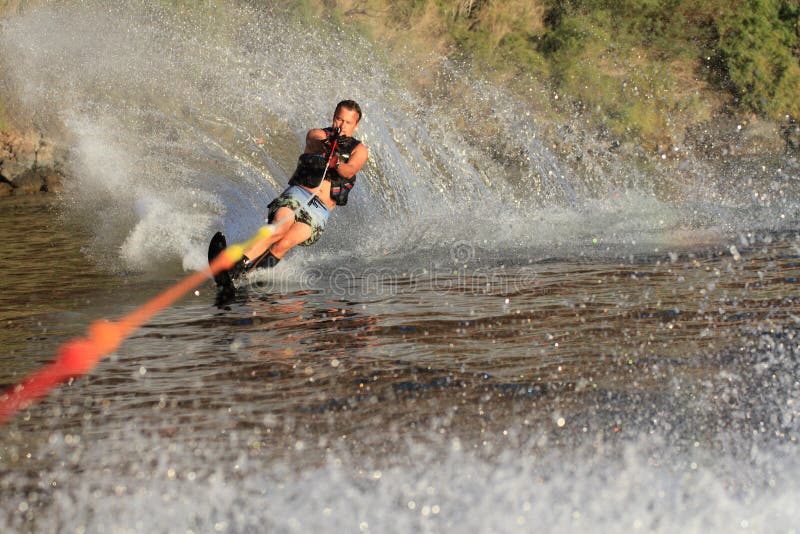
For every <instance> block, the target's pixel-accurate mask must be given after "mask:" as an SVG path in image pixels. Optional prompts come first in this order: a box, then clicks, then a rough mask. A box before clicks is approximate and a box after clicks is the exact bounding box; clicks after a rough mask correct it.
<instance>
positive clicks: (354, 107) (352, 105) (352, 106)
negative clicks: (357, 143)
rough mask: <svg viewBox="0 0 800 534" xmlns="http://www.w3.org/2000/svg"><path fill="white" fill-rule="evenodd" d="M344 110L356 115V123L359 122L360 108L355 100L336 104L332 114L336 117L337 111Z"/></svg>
mask: <svg viewBox="0 0 800 534" xmlns="http://www.w3.org/2000/svg"><path fill="white" fill-rule="evenodd" d="M342 108H345V109H349V110H352V111H355V112H356V113H358V122H361V106H359V105H358V102H356V101H355V100H342V101H341V102H339V103H338V104H336V109H335V110H333V114H334V115H336V114H337V113H339V110H340V109H342Z"/></svg>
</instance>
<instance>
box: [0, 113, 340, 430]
mask: <svg viewBox="0 0 800 534" xmlns="http://www.w3.org/2000/svg"><path fill="white" fill-rule="evenodd" d="M339 132H340V130H339V128H336V129H334V131H333V136H332V139H333V140H332V142H331V149H330V152H329V153H328V155H327V158H326V165H325V170H324V171H323V173H322V178H321V179H320V182H319V184H318V185H317V187H316V188H314V190H313V191H312V195H311V198H310V199H309V200H308V202H307V203H306V204H305V205H309V204H310V203H311V201H312V200H313V199H314V198H316V197H317V195H318V193H319V190H320V188H321V187H322V184H323V183H324V182H325V177H326V176H327V174H328V169H329V167H330V165H331V163H332V162H333V158H334V157H335V155H336V148H337V146H338V139H339ZM302 208H303V204H301V205H300V206H298V207H297V208H295V209H294V211H293V212H292V214H291V215H287V216H286V217H284V218H282V219H281V220H279V221H277V222H275V223H271V224H267V225H265V226H262V227H261V228H259V229H258V230H257V231H256V233H255V234H254V235H253V236H252V237H251V238H250V239H249V240H248V241H245V242H243V243H238V244H235V245H231V246H229V247H227V248H226V249H225V250H223V251H222V252H221V253H220V254H219V255H218V256H217V257H216V258H214V259H213V260H212V261H211V263H210V264H209V265H208V267H205V268H203V269H201V270H200V271H197V272H194V273H192V274H190V275H189V276H187V277H185V278H183V279H182V280H181V281H179V282H178V283H176V284H174V285H173V286H171V287H169V288H167V289H166V290H164V291H162V292H161V293H159V294H158V295H156V296H155V297H153V298H152V299H150V300H149V301H147V302H146V303H144V304H143V305H141V306H140V307H138V308H137V309H135V310H134V311H132V312H131V313H129V314H127V315H125V316H123V317H122V318H120V319H119V320H117V321H109V320H105V319H101V320H98V321H95V322H94V323H92V324H91V325H90V326H89V328H88V333H87V335H86V336H85V337H80V338H73V339H70V340H68V341H66V342H64V343H63V344H62V345H61V346H60V347H59V348H58V350H57V351H56V359H55V360H54V361H53V362H51V363H49V364H47V365H45V366H44V367H42V368H41V369H39V370H38V371H36V372H34V373H32V374H31V375H29V376H28V377H27V378H25V379H24V380H23V381H22V382H20V383H19V384H17V385H15V386H12V387H11V388H9V389H8V390H7V391H6V392H5V393H4V394H3V395H2V396H0V425H2V424H4V423H6V422H7V421H8V420H10V419H11V418H12V417H13V416H14V415H15V414H16V413H17V412H18V411H19V410H21V409H24V408H26V407H27V406H29V405H30V404H32V403H33V402H34V401H36V400H38V399H40V398H42V397H44V396H46V395H47V394H48V393H50V391H52V390H53V389H55V388H56V387H57V386H58V385H59V384H61V383H62V382H66V381H68V380H70V379H74V378H78V377H81V376H83V375H85V374H88V373H89V372H90V371H91V370H92V369H94V368H95V366H97V364H98V363H99V362H100V360H102V359H103V358H104V357H106V356H108V355H109V354H111V353H113V352H114V351H116V350H117V349H118V348H119V346H120V345H121V344H122V342H123V341H124V340H125V339H126V338H127V337H130V335H131V334H132V333H133V332H135V331H136V330H137V329H139V328H140V327H141V326H142V325H143V324H145V323H146V322H147V321H149V320H150V319H152V318H153V317H154V316H155V315H156V314H158V313H159V312H161V311H162V310H164V309H165V308H167V307H169V306H171V305H172V304H173V303H175V301H177V300H178V299H179V298H181V297H182V296H184V295H186V294H187V293H189V292H190V291H191V290H193V289H195V288H197V287H198V286H200V285H201V284H203V283H204V282H206V281H207V280H208V279H209V278H212V277H214V276H215V275H217V274H219V273H220V272H222V271H225V270H228V269H230V268H231V267H232V266H233V265H234V264H235V263H237V262H238V261H239V260H241V259H242V257H243V256H244V251H245V250H247V249H248V248H250V247H252V246H255V245H260V244H262V243H264V242H265V241H267V240H268V239H269V238H270V237H272V235H274V234H275V231H276V230H277V228H279V227H280V226H282V225H284V224H286V222H288V221H289V220H294V218H295V216H296V215H297V213H298V212H299V211H300V210H301V209H302Z"/></svg>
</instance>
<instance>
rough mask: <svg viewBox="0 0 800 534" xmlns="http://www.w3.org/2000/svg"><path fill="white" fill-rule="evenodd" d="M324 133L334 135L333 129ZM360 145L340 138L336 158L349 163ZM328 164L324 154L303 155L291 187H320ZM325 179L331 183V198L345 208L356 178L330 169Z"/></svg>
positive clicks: (337, 143) (356, 140) (298, 161)
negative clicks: (344, 175) (320, 181)
mask: <svg viewBox="0 0 800 534" xmlns="http://www.w3.org/2000/svg"><path fill="white" fill-rule="evenodd" d="M323 131H324V132H326V133H327V134H328V135H329V136H330V135H332V133H333V130H332V129H331V128H325V129H324V130H323ZM360 143H361V141H359V140H358V139H356V138H355V137H347V136H344V135H342V136H339V139H338V140H337V142H336V156H337V157H338V158H339V160H340V161H342V162H344V163H347V162H348V161H349V160H350V155H351V154H352V153H353V150H355V148H356V147H357V146H358V145H359V144H360ZM326 144H327V142H326ZM327 163H328V160H327V158H326V157H325V156H324V155H322V154H301V155H300V157H299V158H298V159H297V168H296V169H295V171H294V174H292V178H291V179H290V180H289V185H302V186H303V187H309V188H314V187H317V186H319V180H320V178H321V177H322V174H323V173H324V172H325V167H326V165H327ZM325 179H326V180H329V181H330V182H331V198H332V199H333V201H334V202H336V205H337V206H344V205H345V204H347V196H348V195H349V194H350V190H351V189H353V186H354V185H355V183H356V176H355V175H354V176H352V177H351V178H345V177H343V176H340V175H339V173H338V172H337V171H336V169H328V172H327V174H326V175H325Z"/></svg>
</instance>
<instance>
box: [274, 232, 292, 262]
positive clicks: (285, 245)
mask: <svg viewBox="0 0 800 534" xmlns="http://www.w3.org/2000/svg"><path fill="white" fill-rule="evenodd" d="M296 244H297V243H294V242H293V241H292V240H291V239H287V238H285V237H284V238H281V239H279V240H278V241H276V242H275V244H274V245H272V248H271V249H270V250H272V253H273V254H275V256H277V257H279V258H281V257H283V255H284V254H286V253H287V252H288V251H289V249H290V248H292V247H293V246H295V245H296Z"/></svg>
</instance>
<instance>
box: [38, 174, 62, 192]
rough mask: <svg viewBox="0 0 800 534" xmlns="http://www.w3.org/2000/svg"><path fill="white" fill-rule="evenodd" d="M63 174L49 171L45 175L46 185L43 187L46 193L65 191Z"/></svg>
mask: <svg viewBox="0 0 800 534" xmlns="http://www.w3.org/2000/svg"><path fill="white" fill-rule="evenodd" d="M62 178H63V177H62V176H61V173H59V172H58V171H54V170H49V171H48V172H47V173H46V174H45V175H44V180H43V181H44V184H43V185H42V187H43V189H42V191H44V192H49V193H59V192H61V191H63V190H64V184H63V182H62Z"/></svg>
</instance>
